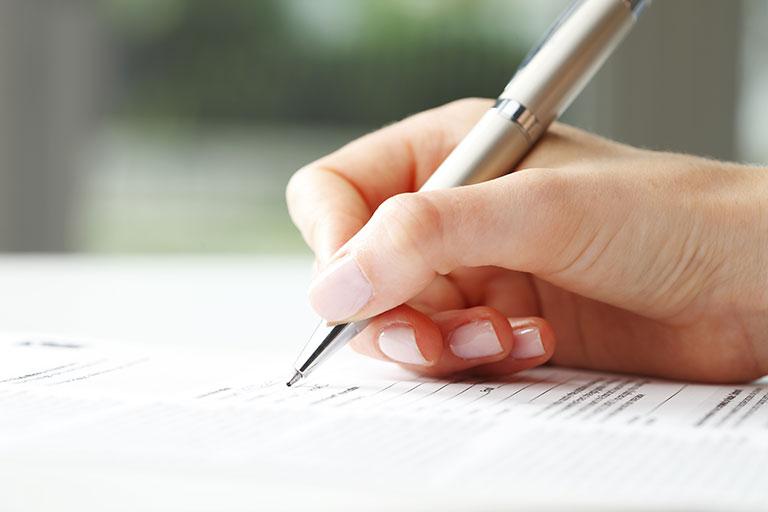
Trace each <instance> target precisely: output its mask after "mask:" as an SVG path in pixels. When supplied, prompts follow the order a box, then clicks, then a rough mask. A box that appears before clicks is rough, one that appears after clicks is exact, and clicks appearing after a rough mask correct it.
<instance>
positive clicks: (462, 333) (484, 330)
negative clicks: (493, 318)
mask: <svg viewBox="0 0 768 512" xmlns="http://www.w3.org/2000/svg"><path fill="white" fill-rule="evenodd" d="M448 346H449V347H450V348H451V352H453V353H454V354H455V355H457V356H458V357H460V358H462V359H477V358H480V357H488V356H495V355H496V354H500V353H501V352H502V351H503V350H504V349H503V348H502V347H501V343H499V338H498V336H496V331H495V330H494V329H493V324H492V323H491V322H488V321H484V322H472V323H471V324H465V325H462V326H461V327H458V328H457V329H456V330H455V331H453V334H451V337H450V340H449V342H448Z"/></svg>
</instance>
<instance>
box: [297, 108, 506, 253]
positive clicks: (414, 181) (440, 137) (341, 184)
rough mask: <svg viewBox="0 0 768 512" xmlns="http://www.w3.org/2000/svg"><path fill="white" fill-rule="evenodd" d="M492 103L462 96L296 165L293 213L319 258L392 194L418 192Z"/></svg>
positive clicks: (336, 247) (342, 242) (342, 239)
mask: <svg viewBox="0 0 768 512" xmlns="http://www.w3.org/2000/svg"><path fill="white" fill-rule="evenodd" d="M490 103H491V102H490V100H484V99H467V100H459V101H456V102H453V103H449V104H448V105H445V106H442V107H438V108H435V109H432V110H428V111H425V112H422V113H420V114H416V115H414V116H412V117H409V118H407V119H404V120H402V121H400V122H398V123H395V124H392V125H390V126H387V127H385V128H382V129H381V130H378V131H376V132H373V133H370V134H368V135H366V136H364V137H361V138H359V139H357V140H355V141H353V142H351V143H349V144H347V145H346V146H344V147H342V148H341V149H339V150H337V151H335V152H333V153H331V154H330V155H328V156H325V157H323V158H321V159H319V160H317V161H315V162H313V163H311V164H309V165H307V166H305V167H303V168H302V169H300V170H299V171H297V172H296V174H294V175H293V177H292V178H291V180H290V182H289V183H288V188H287V191H286V197H287V202H288V211H289V213H290V215H291V218H292V219H293V222H294V223H295V224H296V226H297V227H298V228H299V231H301V234H302V236H303V237H304V240H306V242H307V243H308V244H309V246H310V247H311V248H312V249H313V251H314V252H315V255H316V257H317V258H318V260H319V262H320V264H321V265H322V264H323V263H324V262H325V261H328V259H330V257H331V256H332V255H333V254H334V253H335V252H336V251H337V250H338V249H339V247H341V246H342V245H343V244H344V243H345V242H346V241H347V240H349V239H350V238H351V237H352V235H354V234H355V233H356V232H357V231H358V230H359V229H360V228H361V227H363V225H365V223H366V222H367V221H368V219H369V218H370V217H371V215H372V213H373V211H374V210H376V208H377V207H378V206H379V205H380V204H381V203H382V202H384V201H385V200H386V199H387V198H389V197H391V196H394V195H397V194H400V193H403V192H413V191H415V190H417V189H418V188H419V187H420V186H421V184H422V183H424V182H425V181H426V180H427V178H428V177H429V176H430V175H431V174H432V172H433V171H434V170H435V169H436V168H437V166H438V165H439V164H440V163H441V162H442V161H443V160H444V159H445V157H446V156H448V153H450V151H451V150H452V149H453V148H454V147H455V146H456V144H458V142H459V140H461V138H462V137H463V136H464V134H465V133H466V132H467V131H469V129H470V128H471V127H472V125H473V124H474V123H475V122H476V121H477V119H479V118H480V116H481V115H482V114H483V113H484V112H485V110H487V108H488V107H489V106H490Z"/></svg>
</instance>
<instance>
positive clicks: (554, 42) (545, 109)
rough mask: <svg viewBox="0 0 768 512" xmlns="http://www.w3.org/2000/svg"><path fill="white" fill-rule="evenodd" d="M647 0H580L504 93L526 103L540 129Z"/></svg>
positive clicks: (557, 112) (583, 82)
mask: <svg viewBox="0 0 768 512" xmlns="http://www.w3.org/2000/svg"><path fill="white" fill-rule="evenodd" d="M644 4H645V2H644V1H642V0H576V1H575V2H573V3H572V4H571V6H570V7H569V8H568V9H567V10H566V11H565V12H564V13H563V15H562V16H561V17H560V18H559V19H558V20H557V21H556V22H555V24H554V25H553V26H552V28H551V29H550V31H549V32H548V33H547V35H546V36H545V38H544V40H543V41H542V42H541V43H539V44H538V45H537V46H536V47H534V49H533V50H532V51H531V53H530V54H529V55H528V57H526V59H525V60H524V61H523V63H522V64H521V66H520V68H518V70H517V72H516V73H515V76H513V77H512V80H511V81H510V82H509V83H508V84H507V86H506V88H505V89H504V92H503V93H502V94H501V96H500V99H509V100H514V101H516V102H518V103H519V104H521V105H524V106H525V107H527V109H528V110H530V111H531V112H532V113H533V115H534V116H535V117H536V118H537V119H538V123H537V126H538V127H539V129H543V128H545V127H546V126H548V125H549V124H550V123H551V122H552V121H554V120H555V119H557V118H558V117H559V116H560V115H561V114H562V113H563V111H565V109H567V108H568V106H569V105H570V104H571V102H572V101H573V99H574V98H575V97H576V96H577V95H578V94H579V93H580V92H581V90H582V89H583V88H584V86H585V85H586V84H587V83H588V82H589V80H590V79H591V78H592V76H593V75H594V74H595V73H596V72H597V70H598V69H599V68H600V66H601V65H602V64H603V62H604V61H605V59H607V58H608V56H609V55H610V54H611V53H612V52H613V50H614V48H615V47H616V46H617V45H618V44H619V43H620V42H621V40H622V39H623V38H624V36H625V35H626V34H627V33H628V32H629V30H630V29H631V28H632V25H633V24H634V22H635V20H636V16H637V14H638V13H639V12H640V10H641V9H642V7H643V5H644ZM537 135H538V134H534V136H537Z"/></svg>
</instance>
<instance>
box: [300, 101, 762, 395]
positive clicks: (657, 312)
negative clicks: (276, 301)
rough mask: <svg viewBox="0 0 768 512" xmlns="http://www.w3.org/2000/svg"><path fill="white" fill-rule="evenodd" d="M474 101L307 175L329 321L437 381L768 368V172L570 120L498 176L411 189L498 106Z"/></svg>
mask: <svg viewBox="0 0 768 512" xmlns="http://www.w3.org/2000/svg"><path fill="white" fill-rule="evenodd" d="M489 106H490V103H489V102H488V101H486V100H476V99H472V100H461V101H458V102H454V103H451V104H449V105H446V106H443V107H440V108H437V109H434V110H430V111H427V112H423V113H421V114H418V115H415V116H413V117H411V118H408V119H406V120H404V121H401V122H399V123H396V124H394V125H391V126H388V127H386V128H384V129H382V130H379V131H377V132H375V133H372V134H369V135H366V136H365V137H362V138H361V139H358V140H356V141H354V142H352V143H350V144H348V145H347V146H345V147H343V148H341V149H340V150H338V151H336V152H335V153H333V154H331V155H328V156H326V157H324V158H322V159H320V160H318V161H316V162H314V163H312V164H310V165H308V166H307V167H305V168H303V169H301V170H300V171H298V172H297V173H296V174H295V175H294V176H293V178H292V179H291V181H290V184H289V186H288V192H287V196H288V205H289V209H290V212H291V216H292V218H293V220H294V222H295V223H296V225H297V226H298V227H299V229H300V230H301V232H302V234H303V236H304V238H305V240H306V241H307V243H308V244H309V245H310V246H311V247H312V248H313V250H314V252H315V255H316V258H317V266H318V269H319V273H318V274H317V275H316V277H315V280H314V282H313V284H312V287H311V289H310V301H311V303H312V305H313V307H314V308H315V309H316V311H317V312H318V313H319V314H320V315H321V316H322V317H324V318H326V319H327V320H329V321H348V320H355V319H360V318H365V317H372V316H376V318H375V319H374V320H373V321H372V323H371V324H370V326H369V327H368V328H366V329H365V330H364V331H363V332H362V333H361V334H360V335H359V336H358V337H357V338H356V339H355V340H354V341H353V346H354V347H355V348H356V349H357V350H359V351H360V352H363V353H365V354H368V355H370V356H373V357H377V358H380V359H385V360H392V361H396V362H399V363H401V364H403V365H404V366H405V367H407V368H409V369H411V370H413V371H416V372H420V373H423V374H426V375H432V376H441V375H445V374H449V373H454V372H462V371H468V372H471V373H476V374H480V375H485V376H499V375H504V374H508V373H511V372H516V371H519V370H522V369H525V368H530V367H533V366H536V365H540V364H543V363H545V362H546V361H548V360H551V361H553V362H555V363H557V364H561V365H567V366H576V367H582V368H591V369H598V370H608V371H619V372H629V373H640V374H648V375H655V376H662V377H668V378H679V379H692V380H700V381H743V380H750V379H754V378H757V377H759V376H762V375H765V374H767V373H768V171H767V170H766V169H760V168H756V167H747V166H741V165H736V164H730V163H722V162H716V161H712V160H706V159H703V158H697V157H692V156H687V155H678V154H670V153H658V152H652V151H646V150H641V149H636V148H632V147H628V146H625V145H621V144H618V143H615V142H612V141H608V140H605V139H602V138H599V137H596V136H594V135H590V134H588V133H585V132H582V131H579V130H577V129H574V128H571V127H568V126H565V125H562V124H556V125H554V126H552V127H551V128H550V130H549V132H548V134H547V135H546V136H545V137H544V138H543V139H542V141H541V142H540V143H539V144H538V146H537V147H536V148H535V149H534V150H533V151H532V152H531V153H530V154H529V155H528V157H527V158H526V159H525V160H524V161H523V162H522V163H521V164H520V165H519V166H518V168H519V169H520V170H518V171H517V172H514V173H512V174H509V175H507V176H504V177H501V178H499V179H496V180H492V181H490V182H487V183H482V184H478V185H471V186H465V187H459V188H455V189H451V190H438V191H430V192H416V193H413V191H414V190H417V189H418V188H419V186H420V185H421V184H422V183H423V182H424V181H425V180H426V179H427V177H428V176H429V175H430V174H431V173H432V172H433V171H434V169H435V168H436V167H437V166H438V165H439V164H440V162H441V161H442V160H443V159H444V158H445V157H446V156H447V155H448V153H449V152H450V151H451V150H452V149H453V148H454V147H455V146H456V144H457V143H458V141H459V140H460V139H461V138H462V137H463V135H464V134H465V133H466V132H467V131H468V130H469V129H470V127H471V126H472V125H473V124H474V123H475V122H476V121H477V119H479V117H480V116H481V115H482V114H483V112H485V110H486V109H487V108H489Z"/></svg>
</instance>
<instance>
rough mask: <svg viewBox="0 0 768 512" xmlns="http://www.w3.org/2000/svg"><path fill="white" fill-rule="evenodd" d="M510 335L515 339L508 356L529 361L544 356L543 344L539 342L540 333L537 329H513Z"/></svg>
mask: <svg viewBox="0 0 768 512" xmlns="http://www.w3.org/2000/svg"><path fill="white" fill-rule="evenodd" d="M513 327H514V326H513ZM512 335H513V336H514V338H515V344H514V345H512V351H511V352H510V353H509V355H510V356H511V357H513V358H514V359H530V358H531V357H539V356H543V355H544V353H545V350H544V344H543V343H542V342H541V333H540V332H539V329H538V328H536V327H520V328H518V329H514V328H513V329H512Z"/></svg>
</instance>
